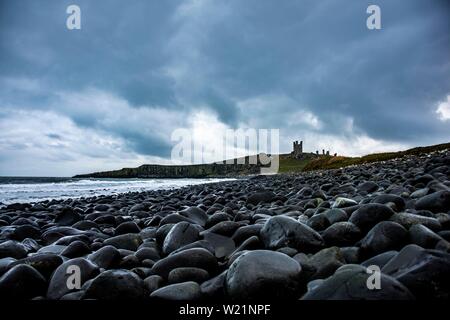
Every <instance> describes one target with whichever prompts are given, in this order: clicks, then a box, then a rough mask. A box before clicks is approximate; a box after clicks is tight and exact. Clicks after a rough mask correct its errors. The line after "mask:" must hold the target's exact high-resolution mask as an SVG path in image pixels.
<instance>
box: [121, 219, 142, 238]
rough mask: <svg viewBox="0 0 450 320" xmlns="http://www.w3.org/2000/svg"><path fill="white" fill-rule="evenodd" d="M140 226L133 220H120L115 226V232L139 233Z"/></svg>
mask: <svg viewBox="0 0 450 320" xmlns="http://www.w3.org/2000/svg"><path fill="white" fill-rule="evenodd" d="M139 232H141V228H139V226H138V225H137V224H136V222H134V221H126V222H122V223H121V224H119V225H118V226H117V227H116V234H117V235H121V234H127V233H139Z"/></svg>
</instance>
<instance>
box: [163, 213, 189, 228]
mask: <svg viewBox="0 0 450 320" xmlns="http://www.w3.org/2000/svg"><path fill="white" fill-rule="evenodd" d="M183 221H186V222H189V223H196V222H195V221H194V220H192V219H189V218H186V217H185V216H182V215H181V214H178V213H171V214H169V215H168V216H166V217H164V218H163V219H162V220H161V221H160V223H159V225H160V226H163V225H165V224H175V223H178V222H183Z"/></svg>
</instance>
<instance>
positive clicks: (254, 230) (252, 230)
mask: <svg viewBox="0 0 450 320" xmlns="http://www.w3.org/2000/svg"><path fill="white" fill-rule="evenodd" d="M262 227H263V225H262V224H252V225H249V226H243V227H240V228H238V229H237V230H236V231H235V232H234V234H233V236H232V237H231V239H233V241H234V242H235V243H236V244H237V245H239V244H241V243H242V242H244V241H245V240H246V239H248V238H250V237H252V236H259V232H260V231H261V229H262Z"/></svg>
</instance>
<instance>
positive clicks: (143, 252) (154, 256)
mask: <svg viewBox="0 0 450 320" xmlns="http://www.w3.org/2000/svg"><path fill="white" fill-rule="evenodd" d="M135 256H136V257H137V258H138V259H139V260H140V261H143V260H146V259H150V260H153V261H158V260H159V259H161V257H160V255H159V253H158V251H157V250H156V249H155V248H145V247H144V248H140V249H139V250H138V251H136V253H135Z"/></svg>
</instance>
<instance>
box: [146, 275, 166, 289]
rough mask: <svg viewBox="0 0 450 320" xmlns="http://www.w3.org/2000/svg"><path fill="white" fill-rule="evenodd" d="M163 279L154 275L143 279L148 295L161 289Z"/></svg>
mask: <svg viewBox="0 0 450 320" xmlns="http://www.w3.org/2000/svg"><path fill="white" fill-rule="evenodd" d="M163 283H164V279H163V278H162V277H160V276H158V275H156V274H154V275H151V276H148V277H147V278H145V279H144V286H145V288H146V289H147V291H148V292H149V293H152V292H153V291H156V290H158V289H159V288H161V287H162V285H163Z"/></svg>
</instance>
